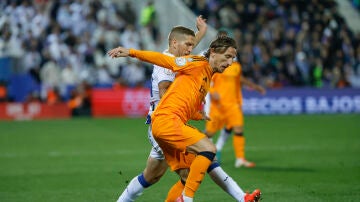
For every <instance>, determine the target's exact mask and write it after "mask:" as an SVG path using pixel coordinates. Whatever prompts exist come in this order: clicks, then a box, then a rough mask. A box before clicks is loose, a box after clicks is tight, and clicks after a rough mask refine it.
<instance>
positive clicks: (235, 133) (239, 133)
mask: <svg viewBox="0 0 360 202" xmlns="http://www.w3.org/2000/svg"><path fill="white" fill-rule="evenodd" d="M234 135H236V136H244V132H234Z"/></svg>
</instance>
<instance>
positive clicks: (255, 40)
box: [0, 0, 360, 107]
mask: <svg viewBox="0 0 360 202" xmlns="http://www.w3.org/2000/svg"><path fill="white" fill-rule="evenodd" d="M182 1H183V2H184V3H185V4H186V5H187V6H188V7H189V8H190V9H191V10H192V11H193V12H194V13H195V15H203V17H204V18H206V19H207V22H208V24H209V25H210V26H212V27H214V28H215V29H217V30H224V31H227V32H228V33H229V34H230V35H231V36H232V37H234V39H235V40H236V41H237V43H238V54H239V56H238V59H239V60H240V62H241V64H242V68H243V72H244V74H245V76H247V77H248V78H250V79H252V80H253V81H255V82H256V83H259V84H261V85H263V86H265V87H267V88H282V87H292V86H297V87H299V86H312V87H314V88H329V87H330V88H343V87H360V33H356V32H354V31H352V30H351V27H349V26H348V25H347V23H346V21H345V20H344V18H343V17H342V16H341V15H340V14H339V12H338V9H337V5H336V3H335V1H333V0H311V2H308V1H306V2H308V3H306V2H305V1H300V0H299V1H290V0H182ZM352 3H353V5H354V7H356V6H358V4H356V3H358V1H356V0H355V1H352ZM0 10H1V13H0V63H1V64H0V65H2V66H4V64H7V65H8V66H11V71H10V73H9V71H6V70H4V68H3V67H1V68H0V101H17V99H16V98H15V96H14V94H15V93H14V91H16V90H17V87H16V85H17V83H18V82H16V79H22V81H23V80H24V78H23V77H21V78H16V76H14V75H24V74H25V78H26V79H27V80H29V82H30V83H32V85H33V86H34V87H33V88H32V90H31V92H30V93H29V94H28V96H27V97H26V99H25V100H26V101H34V100H38V101H44V102H48V103H56V102H62V101H68V103H69V106H70V107H76V106H78V105H79V103H83V102H84V100H87V99H89V97H90V96H91V90H90V89H91V88H93V87H109V88H121V87H123V86H126V87H139V86H140V87H144V86H145V87H148V85H149V79H150V75H151V71H152V66H151V65H149V64H145V63H141V62H137V61H136V60H131V59H119V60H111V59H110V58H108V57H107V55H106V51H108V50H110V49H112V48H114V47H116V46H118V45H122V46H125V47H128V48H130V47H131V48H136V49H149V50H155V48H156V47H157V45H158V44H159V43H160V42H161V41H163V40H167V39H166V37H167V36H161V35H160V34H159V31H158V26H159V25H158V24H157V20H156V18H157V17H161V16H156V9H155V7H154V6H153V2H152V1H149V2H148V4H147V5H146V7H144V8H143V9H142V10H141V11H139V12H137V11H136V10H135V9H134V7H133V5H132V1H120V3H119V2H118V1H112V0H103V1H101V0H60V1H48V0H4V1H1V2H0ZM1 71H2V72H1ZM26 79H25V80H26Z"/></svg>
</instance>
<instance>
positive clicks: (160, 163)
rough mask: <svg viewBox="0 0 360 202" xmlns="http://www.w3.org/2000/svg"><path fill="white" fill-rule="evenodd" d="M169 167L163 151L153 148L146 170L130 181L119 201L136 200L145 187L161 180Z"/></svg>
mask: <svg viewBox="0 0 360 202" xmlns="http://www.w3.org/2000/svg"><path fill="white" fill-rule="evenodd" d="M156 154H159V155H156ZM167 168H168V165H167V164H166V161H165V160H163V156H162V153H159V152H156V151H155V150H154V149H153V150H152V151H151V153H150V156H149V158H148V161H147V164H146V168H145V170H144V172H143V173H141V174H140V175H139V176H136V177H134V178H133V179H132V180H131V181H130V183H129V184H128V186H127V187H126V189H125V190H124V191H123V193H122V194H121V195H120V197H119V199H118V200H117V202H132V201H135V199H136V198H138V197H139V196H140V195H141V194H142V193H143V191H144V189H145V188H147V187H149V186H151V185H153V184H155V183H156V182H158V181H159V179H160V178H161V177H162V176H163V175H164V174H165V172H166V170H167Z"/></svg>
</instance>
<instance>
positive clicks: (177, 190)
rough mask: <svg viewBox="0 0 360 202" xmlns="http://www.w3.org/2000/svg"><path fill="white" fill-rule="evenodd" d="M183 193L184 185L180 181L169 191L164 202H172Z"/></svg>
mask: <svg viewBox="0 0 360 202" xmlns="http://www.w3.org/2000/svg"><path fill="white" fill-rule="evenodd" d="M183 191H184V185H183V183H182V182H181V180H179V181H177V182H176V183H175V184H174V185H173V186H172V187H171V189H170V190H169V192H168V195H167V197H166V200H165V202H174V201H176V199H177V198H178V197H179V196H180V195H181V194H182V192H183Z"/></svg>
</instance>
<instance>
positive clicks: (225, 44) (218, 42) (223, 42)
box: [205, 36, 236, 58]
mask: <svg viewBox="0 0 360 202" xmlns="http://www.w3.org/2000/svg"><path fill="white" fill-rule="evenodd" d="M229 47H233V48H235V49H236V42H235V40H234V39H232V38H231V37H228V36H219V37H217V38H216V39H215V40H214V41H212V42H211V44H210V46H209V49H208V50H207V51H206V53H205V57H206V58H209V56H210V50H211V49H212V50H213V51H214V52H215V53H225V51H226V50H227V49H228V48H229Z"/></svg>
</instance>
